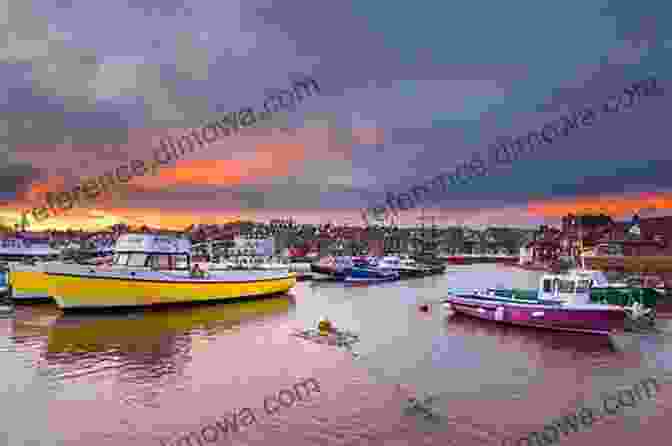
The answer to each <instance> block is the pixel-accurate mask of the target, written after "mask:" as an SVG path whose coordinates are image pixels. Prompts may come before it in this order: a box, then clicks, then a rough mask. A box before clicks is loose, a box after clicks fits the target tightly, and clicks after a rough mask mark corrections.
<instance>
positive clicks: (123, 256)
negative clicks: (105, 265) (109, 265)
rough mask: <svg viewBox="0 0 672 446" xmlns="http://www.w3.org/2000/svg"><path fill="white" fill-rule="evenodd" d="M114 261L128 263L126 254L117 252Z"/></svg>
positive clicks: (116, 263)
mask: <svg viewBox="0 0 672 446" xmlns="http://www.w3.org/2000/svg"><path fill="white" fill-rule="evenodd" d="M114 263H115V265H126V263H128V254H126V253H124V254H117V255H116V256H115V259H114Z"/></svg>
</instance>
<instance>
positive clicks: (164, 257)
mask: <svg viewBox="0 0 672 446" xmlns="http://www.w3.org/2000/svg"><path fill="white" fill-rule="evenodd" d="M149 264H150V266H151V267H152V268H153V269H170V256H169V255H168V254H157V255H153V256H151V257H150V263H149Z"/></svg>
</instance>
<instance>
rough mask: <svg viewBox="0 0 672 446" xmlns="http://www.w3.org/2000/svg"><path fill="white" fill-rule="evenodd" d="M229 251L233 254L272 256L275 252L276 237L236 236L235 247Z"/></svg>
mask: <svg viewBox="0 0 672 446" xmlns="http://www.w3.org/2000/svg"><path fill="white" fill-rule="evenodd" d="M228 251H229V255H231V256H272V255H274V254H275V239H274V238H273V237H269V238H263V239H261V238H248V237H241V236H239V237H235V238H234V239H233V247H232V248H229V250H228Z"/></svg>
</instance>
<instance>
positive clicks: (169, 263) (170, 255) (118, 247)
mask: <svg viewBox="0 0 672 446" xmlns="http://www.w3.org/2000/svg"><path fill="white" fill-rule="evenodd" d="M190 253H191V242H190V241H189V240H186V239H182V238H177V237H171V236H163V235H153V234H125V235H122V236H121V237H119V239H118V240H117V243H116V244H115V246H114V259H113V261H112V265H113V266H116V267H123V268H151V269H153V270H181V271H188V270H189V268H190Z"/></svg>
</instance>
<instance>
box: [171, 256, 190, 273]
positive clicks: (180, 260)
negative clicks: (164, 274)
mask: <svg viewBox="0 0 672 446" xmlns="http://www.w3.org/2000/svg"><path fill="white" fill-rule="evenodd" d="M173 268H175V269H187V268H189V261H188V260H187V256H186V255H184V254H178V255H175V256H173Z"/></svg>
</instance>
